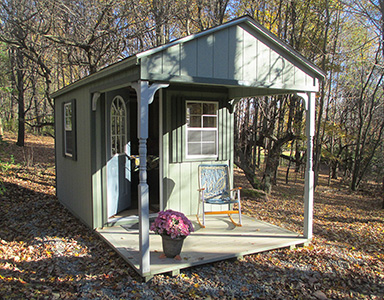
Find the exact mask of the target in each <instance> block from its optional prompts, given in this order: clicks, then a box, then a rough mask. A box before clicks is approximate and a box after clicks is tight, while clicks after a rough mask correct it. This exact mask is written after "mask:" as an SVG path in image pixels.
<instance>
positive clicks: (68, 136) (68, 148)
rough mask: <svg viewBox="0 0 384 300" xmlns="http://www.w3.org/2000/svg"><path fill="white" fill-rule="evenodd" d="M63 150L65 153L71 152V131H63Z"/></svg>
mask: <svg viewBox="0 0 384 300" xmlns="http://www.w3.org/2000/svg"><path fill="white" fill-rule="evenodd" d="M65 152H66V153H67V154H73V135H72V131H66V132H65Z"/></svg>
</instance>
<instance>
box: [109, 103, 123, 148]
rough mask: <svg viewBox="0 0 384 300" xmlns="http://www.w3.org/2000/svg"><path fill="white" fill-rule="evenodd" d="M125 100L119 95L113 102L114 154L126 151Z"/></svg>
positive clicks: (112, 136) (112, 134) (112, 139)
mask: <svg viewBox="0 0 384 300" xmlns="http://www.w3.org/2000/svg"><path fill="white" fill-rule="evenodd" d="M125 114H126V112H125V104H124V100H123V99H122V98H121V97H120V96H117V97H115V98H114V99H113V101H112V104H111V124H110V126H111V142H112V144H111V152H112V155H114V154H119V153H123V152H124V147H125V144H126V131H127V128H126V126H127V125H126V116H125Z"/></svg>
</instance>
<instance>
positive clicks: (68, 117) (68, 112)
mask: <svg viewBox="0 0 384 300" xmlns="http://www.w3.org/2000/svg"><path fill="white" fill-rule="evenodd" d="M64 119H65V130H72V105H71V104H70V103H68V104H65V112H64Z"/></svg>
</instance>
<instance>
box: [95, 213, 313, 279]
mask: <svg viewBox="0 0 384 300" xmlns="http://www.w3.org/2000/svg"><path fill="white" fill-rule="evenodd" d="M191 219H192V220H193V219H195V217H194V216H192V217H191ZM193 225H194V228H195V232H194V233H192V234H191V235H190V236H189V237H187V238H186V239H185V240H184V246H183V249H182V253H181V258H182V259H181V260H180V261H178V260H174V259H170V258H164V259H161V258H160V255H161V253H162V244H161V237H160V236H159V235H157V234H154V233H151V234H150V256H151V266H150V270H151V271H150V273H148V274H141V273H140V260H141V256H140V251H139V230H138V229H137V227H138V226H137V224H136V226H134V225H133V226H131V227H129V226H124V225H123V226H117V227H105V228H103V229H98V230H97V232H98V234H100V236H101V237H102V238H103V239H104V240H105V241H106V242H107V243H108V244H109V245H110V246H111V247H112V248H113V249H114V250H115V251H117V253H119V254H120V255H121V256H122V258H124V259H125V260H126V261H127V262H128V263H129V264H130V265H131V266H132V267H133V268H134V269H135V270H136V271H137V272H138V273H139V274H140V275H141V276H143V277H145V278H147V279H148V278H150V277H152V276H153V275H156V274H160V273H166V272H171V273H172V274H173V275H176V274H178V273H179V272H180V270H181V269H185V268H189V267H193V266H197V265H202V264H207V263H211V262H215V261H220V260H225V259H230V258H238V257H242V256H244V255H248V254H254V253H259V252H264V251H268V250H272V249H279V248H285V247H291V246H295V245H300V244H304V243H306V242H308V240H307V239H305V238H304V237H303V236H302V235H299V234H297V233H295V232H292V231H289V230H286V229H283V228H280V227H278V226H275V225H272V224H268V223H266V222H263V221H259V220H256V219H254V218H251V217H248V216H243V226H242V227H235V226H234V225H233V224H232V223H231V222H230V221H229V218H228V217H222V216H212V217H208V218H207V220H206V225H207V227H206V228H200V226H199V225H198V224H197V222H195V221H193ZM135 227H136V228H135Z"/></svg>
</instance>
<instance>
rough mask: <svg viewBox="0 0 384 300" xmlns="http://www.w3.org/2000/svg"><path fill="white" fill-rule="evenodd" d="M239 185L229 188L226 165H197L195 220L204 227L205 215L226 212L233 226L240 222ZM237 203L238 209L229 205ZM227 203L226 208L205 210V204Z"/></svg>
mask: <svg viewBox="0 0 384 300" xmlns="http://www.w3.org/2000/svg"><path fill="white" fill-rule="evenodd" d="M240 190H241V187H238V188H235V189H230V185H229V167H228V165H200V166H199V189H198V191H199V204H198V208H197V215H196V217H197V221H198V223H199V224H200V226H201V227H203V228H205V215H217V214H226V215H228V216H229V218H230V220H231V222H232V223H233V224H234V225H235V226H242V223H241V204H240ZM234 203H237V204H238V210H233V208H232V207H231V206H232V205H233V204H234ZM206 204H213V205H228V210H219V211H206V209H205V205H206ZM200 206H202V217H203V218H202V222H201V221H200ZM232 214H238V215H239V222H238V223H237V222H235V220H234V219H233V218H232Z"/></svg>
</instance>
